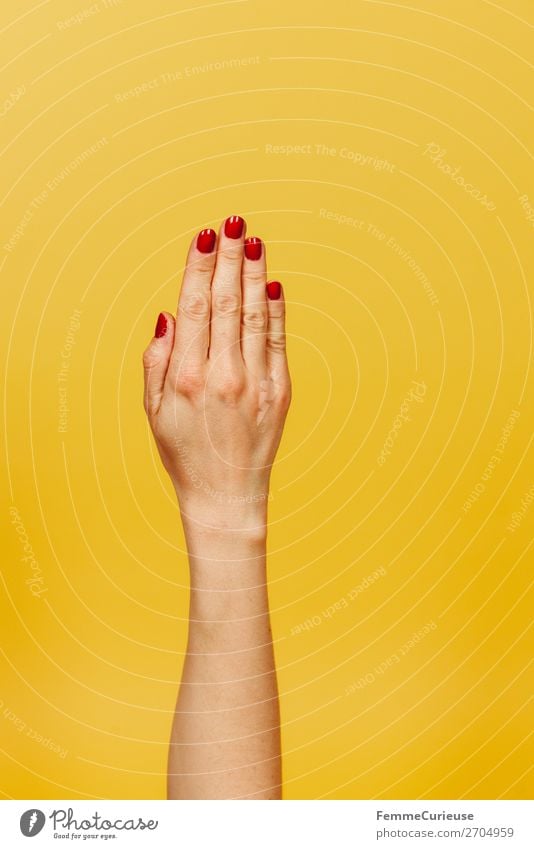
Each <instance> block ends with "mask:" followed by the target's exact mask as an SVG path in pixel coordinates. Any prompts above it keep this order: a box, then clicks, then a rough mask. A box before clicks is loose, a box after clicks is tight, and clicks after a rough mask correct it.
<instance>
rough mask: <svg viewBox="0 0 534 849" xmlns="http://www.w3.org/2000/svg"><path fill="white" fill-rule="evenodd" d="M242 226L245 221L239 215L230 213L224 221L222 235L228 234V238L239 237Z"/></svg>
mask: <svg viewBox="0 0 534 849" xmlns="http://www.w3.org/2000/svg"><path fill="white" fill-rule="evenodd" d="M244 226H245V222H244V221H243V219H242V218H241V216H240V215H231V216H230V218H227V219H226V221H225V222H224V235H225V236H228V238H229V239H239V238H241V233H242V232H243V227H244Z"/></svg>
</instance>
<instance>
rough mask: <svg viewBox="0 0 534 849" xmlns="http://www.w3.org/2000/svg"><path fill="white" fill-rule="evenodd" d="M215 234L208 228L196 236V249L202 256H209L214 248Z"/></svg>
mask: <svg viewBox="0 0 534 849" xmlns="http://www.w3.org/2000/svg"><path fill="white" fill-rule="evenodd" d="M216 238H217V233H216V232H215V230H212V229H211V227H208V229H207V230H201V231H200V233H199V234H198V236H197V248H198V250H199V251H200V252H201V253H203V254H210V253H211V252H212V250H213V248H214V247H215V240H216Z"/></svg>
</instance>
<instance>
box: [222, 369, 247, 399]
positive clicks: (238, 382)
mask: <svg viewBox="0 0 534 849" xmlns="http://www.w3.org/2000/svg"><path fill="white" fill-rule="evenodd" d="M244 391H245V380H244V378H243V376H242V375H239V374H232V373H228V374H223V375H221V377H220V378H219V381H218V383H217V394H218V395H219V397H220V398H222V399H223V400H224V401H237V400H238V399H239V398H240V397H241V396H242V395H243V393H244Z"/></svg>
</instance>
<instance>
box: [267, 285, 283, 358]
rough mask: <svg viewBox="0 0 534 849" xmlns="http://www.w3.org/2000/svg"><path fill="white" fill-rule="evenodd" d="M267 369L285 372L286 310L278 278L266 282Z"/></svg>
mask: <svg viewBox="0 0 534 849" xmlns="http://www.w3.org/2000/svg"><path fill="white" fill-rule="evenodd" d="M265 288H266V292H267V312H268V315H269V323H268V326H267V345H266V348H267V369H268V371H269V373H272V372H274V373H276V374H277V375H283V374H284V372H287V371H288V369H287V357H286V328H285V319H286V310H285V299H284V292H283V289H282V286H281V284H280V283H279V282H278V280H271V281H270V282H269V283H267V286H266V287H265Z"/></svg>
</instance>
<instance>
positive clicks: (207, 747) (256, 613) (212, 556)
mask: <svg viewBox="0 0 534 849" xmlns="http://www.w3.org/2000/svg"><path fill="white" fill-rule="evenodd" d="M185 529H186V538H187V544H188V551H189V561H190V571H191V596H190V624H189V639H188V644H187V653H186V658H185V663H184V669H183V675H182V681H181V685H180V690H179V695H178V701H177V706H176V714H175V719H174V725H173V730H172V737H171V747H170V754H169V776H168V795H169V798H178V799H202V798H203V799H217V798H224V799H230V798H250V799H276V798H280V795H281V786H280V785H281V778H280V770H281V767H280V718H279V706H278V691H277V683H276V673H275V667H274V657H273V647H272V636H271V628H270V620H269V609H268V595H267V584H266V561H265V551H266V540H265V526H264V525H263V528H262V522H261V521H260V522H259V523H258V524H257V527H256V530H254V531H251V530H243V531H232V532H229V531H218V532H208V533H206V532H199V531H198V529H197V528H195V527H191V526H189V527H188V526H187V525H186V528H185Z"/></svg>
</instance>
